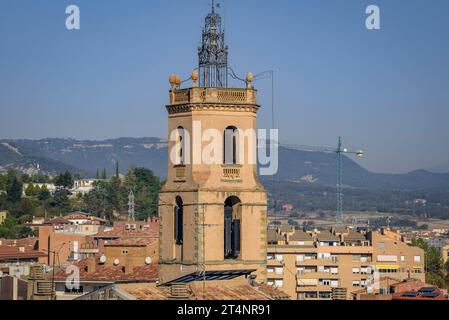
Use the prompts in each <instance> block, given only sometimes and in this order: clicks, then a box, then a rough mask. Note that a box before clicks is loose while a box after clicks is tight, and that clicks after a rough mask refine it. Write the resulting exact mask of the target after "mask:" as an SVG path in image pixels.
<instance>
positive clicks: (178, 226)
mask: <svg viewBox="0 0 449 320" xmlns="http://www.w3.org/2000/svg"><path fill="white" fill-rule="evenodd" d="M183 215H184V206H183V202H182V199H181V197H176V206H175V210H174V237H175V243H176V244H177V245H182V243H183Z"/></svg>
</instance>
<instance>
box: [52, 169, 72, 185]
mask: <svg viewBox="0 0 449 320" xmlns="http://www.w3.org/2000/svg"><path fill="white" fill-rule="evenodd" d="M55 185H56V186H58V187H63V188H65V189H70V188H72V187H73V178H72V175H71V174H70V172H68V171H65V172H64V173H62V174H60V175H58V176H57V177H56V179H55Z"/></svg>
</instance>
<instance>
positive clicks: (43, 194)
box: [37, 185, 51, 202]
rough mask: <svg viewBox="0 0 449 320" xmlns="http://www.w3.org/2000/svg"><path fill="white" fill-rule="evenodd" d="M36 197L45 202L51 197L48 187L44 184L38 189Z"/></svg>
mask: <svg viewBox="0 0 449 320" xmlns="http://www.w3.org/2000/svg"><path fill="white" fill-rule="evenodd" d="M37 198H38V199H39V200H40V201H43V202H45V201H47V200H48V199H50V198H51V194H50V191H48V188H47V186H46V185H43V186H42V188H41V189H40V190H39V193H38V195H37Z"/></svg>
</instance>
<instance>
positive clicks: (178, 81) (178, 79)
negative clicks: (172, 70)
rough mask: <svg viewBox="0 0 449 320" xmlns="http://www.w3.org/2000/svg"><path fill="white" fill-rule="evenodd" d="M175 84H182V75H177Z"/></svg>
mask: <svg viewBox="0 0 449 320" xmlns="http://www.w3.org/2000/svg"><path fill="white" fill-rule="evenodd" d="M175 84H176V86H178V87H179V86H180V85H181V77H180V76H175Z"/></svg>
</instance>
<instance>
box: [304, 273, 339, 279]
mask: <svg viewBox="0 0 449 320" xmlns="http://www.w3.org/2000/svg"><path fill="white" fill-rule="evenodd" d="M296 278H297V279H334V280H338V274H334V273H330V272H324V271H315V272H307V271H306V272H298V273H297V274H296Z"/></svg>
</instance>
